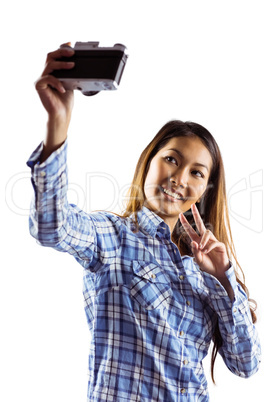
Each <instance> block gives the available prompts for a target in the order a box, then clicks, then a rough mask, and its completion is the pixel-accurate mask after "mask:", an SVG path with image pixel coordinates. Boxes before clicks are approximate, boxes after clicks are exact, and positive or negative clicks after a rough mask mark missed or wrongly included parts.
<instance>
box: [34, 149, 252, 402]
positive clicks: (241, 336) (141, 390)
mask: <svg viewBox="0 0 268 402" xmlns="http://www.w3.org/2000/svg"><path fill="white" fill-rule="evenodd" d="M66 148H67V142H65V143H64V144H63V146H62V147H61V148H59V149H58V150H57V151H56V152H54V153H53V154H52V155H51V156H50V157H49V158H48V159H47V161H45V162H44V163H42V164H39V163H38V159H39V157H40V153H41V150H42V145H40V146H39V147H38V148H37V150H36V151H35V152H34V153H33V154H32V156H31V158H30V159H29V161H28V165H29V166H30V167H31V168H32V183H33V186H34V190H35V198H34V202H33V205H32V209H31V215H30V232H31V234H32V236H34V237H35V238H36V239H37V240H38V242H39V243H40V244H42V245H43V246H49V247H53V248H55V249H57V250H59V251H63V252H68V253H70V254H71V255H73V256H74V257H75V259H76V260H77V261H78V262H79V263H80V264H81V265H82V266H83V268H84V300H85V311H86V316H87V321H88V325H89V329H90V332H91V349H90V355H89V383H88V401H90V402H91V401H113V402H114V401H120V402H123V401H143V402H149V401H150V402H151V401H164V402H168V401H174V402H175V401H180V402H183V401H200V402H201V401H202V402H204V401H208V400H209V397H208V390H207V381H206V378H205V375H204V371H203V367H202V360H203V358H204V357H205V356H206V355H207V353H208V348H209V346H210V343H211V339H212V335H213V332H214V328H215V325H216V322H217V321H218V323H219V328H220V332H221V336H222V338H223V345H222V347H221V349H220V354H221V356H222V357H223V359H224V361H225V363H226V365H227V367H228V368H229V369H230V370H231V371H232V372H233V373H235V374H236V375H238V376H241V377H249V376H250V375H252V374H253V373H255V372H256V371H257V370H258V366H259V360H260V346H259V341H258V336H257V333H256V330H255V327H254V325H253V324H252V320H251V315H250V311H249V307H248V300H247V297H246V295H245V293H244V291H243V290H242V288H241V287H240V285H239V284H238V283H237V282H236V278H235V274H234V269H233V267H231V268H230V269H229V270H228V271H227V273H226V275H227V277H228V279H229V281H230V283H231V285H232V288H233V291H234V294H235V299H234V301H233V302H231V300H230V299H229V297H228V295H227V293H226V291H225V289H224V288H223V286H222V285H221V283H220V282H219V281H218V280H217V279H216V278H215V277H213V276H211V275H209V274H207V273H204V272H201V271H200V269H199V267H198V266H197V265H196V264H195V262H194V261H193V258H192V257H189V256H184V257H181V256H180V253H179V250H178V248H177V247H176V245H175V244H174V243H173V242H172V241H171V239H170V231H169V228H168V226H167V225H166V224H165V223H164V221H163V220H162V219H161V218H160V217H159V216H157V215H156V214H154V213H153V212H151V211H150V210H148V209H147V208H143V209H142V210H141V211H140V212H139V213H138V222H139V231H138V232H137V231H135V225H134V223H133V220H132V219H131V218H126V219H125V218H121V217H119V216H117V215H114V214H112V213H108V212H96V213H91V214H87V213H85V212H83V211H82V210H80V209H79V208H78V207H76V206H74V205H70V204H69V203H68V201H67V196H66V193H67V169H66Z"/></svg>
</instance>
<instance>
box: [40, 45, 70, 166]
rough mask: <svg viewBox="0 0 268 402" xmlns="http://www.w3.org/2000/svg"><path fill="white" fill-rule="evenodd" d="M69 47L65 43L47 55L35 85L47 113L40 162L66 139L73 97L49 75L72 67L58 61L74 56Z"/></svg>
mask: <svg viewBox="0 0 268 402" xmlns="http://www.w3.org/2000/svg"><path fill="white" fill-rule="evenodd" d="M69 46H70V43H66V44H64V45H62V46H61V47H60V48H59V49H58V50H56V51H54V52H51V53H48V55H47V60H46V65H45V69H44V71H43V73H42V75H41V77H40V78H39V79H38V80H37V81H36V83H35V88H36V90H37V92H38V95H39V97H40V99H41V102H42V104H43V106H44V108H45V109H46V111H47V113H48V125H47V135H46V138H45V141H44V150H43V154H42V157H41V162H43V161H44V160H45V159H47V157H48V156H49V155H50V154H51V153H52V152H53V151H55V150H56V149H57V148H59V147H60V146H61V145H62V144H63V142H64V141H65V140H66V138H67V131H68V127H69V123H70V120H71V114H72V108H73V103H74V95H73V91H71V90H65V89H64V87H63V85H62V83H61V82H60V80H58V79H57V78H55V77H54V76H53V75H51V72H52V71H54V70H61V69H71V68H73V67H74V63H73V62H68V61H59V60H58V59H59V58H61V57H70V56H72V55H73V54H74V51H73V50H72V49H71V48H70V47H69ZM68 47H69V48H68Z"/></svg>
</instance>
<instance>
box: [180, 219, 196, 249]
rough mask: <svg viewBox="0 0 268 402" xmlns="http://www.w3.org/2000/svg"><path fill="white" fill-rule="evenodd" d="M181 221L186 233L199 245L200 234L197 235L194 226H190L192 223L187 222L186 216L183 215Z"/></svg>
mask: <svg viewBox="0 0 268 402" xmlns="http://www.w3.org/2000/svg"><path fill="white" fill-rule="evenodd" d="M179 218H180V221H181V224H182V226H183V227H184V229H185V232H186V233H187V234H188V236H189V237H190V239H191V240H194V241H196V242H197V243H199V241H200V238H199V236H198V234H197V233H196V231H195V230H194V229H193V228H192V226H191V225H190V223H189V222H188V221H187V219H186V218H185V216H184V215H183V214H182V213H181V214H180V215H179Z"/></svg>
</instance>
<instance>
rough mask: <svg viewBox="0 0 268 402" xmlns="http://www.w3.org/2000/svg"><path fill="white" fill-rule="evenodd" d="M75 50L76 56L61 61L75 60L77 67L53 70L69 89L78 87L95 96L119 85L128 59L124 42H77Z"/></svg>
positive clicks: (85, 93)
mask: <svg viewBox="0 0 268 402" xmlns="http://www.w3.org/2000/svg"><path fill="white" fill-rule="evenodd" d="M72 49H73V50H74V51H75V53H74V55H73V56H71V57H62V58H60V59H58V60H60V61H65V60H66V61H74V62H75V66H74V68H72V69H70V70H65V69H64V70H54V71H53V72H52V73H51V74H52V75H53V76H54V77H56V78H58V79H59V80H60V81H61V82H62V83H63V86H64V88H65V89H78V90H80V91H81V92H82V93H83V94H84V95H88V96H91V95H95V94H97V93H98V92H100V91H103V90H106V91H107V90H108V91H109V90H115V89H117V88H118V85H119V84H120V80H121V77H122V74H123V71H124V68H125V64H126V61H127V58H128V55H127V49H126V47H125V46H124V45H121V44H115V45H114V46H113V47H99V42H76V44H75V46H74V48H72Z"/></svg>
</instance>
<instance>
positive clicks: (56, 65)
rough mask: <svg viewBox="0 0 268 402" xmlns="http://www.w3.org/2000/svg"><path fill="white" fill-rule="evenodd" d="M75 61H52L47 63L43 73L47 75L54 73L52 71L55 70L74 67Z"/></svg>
mask: <svg viewBox="0 0 268 402" xmlns="http://www.w3.org/2000/svg"><path fill="white" fill-rule="evenodd" d="M74 65H75V63H74V62H73V61H55V60H53V61H51V62H49V63H47V65H46V67H45V69H44V71H43V74H42V75H47V74H50V73H52V71H55V70H69V69H71V68H74Z"/></svg>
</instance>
